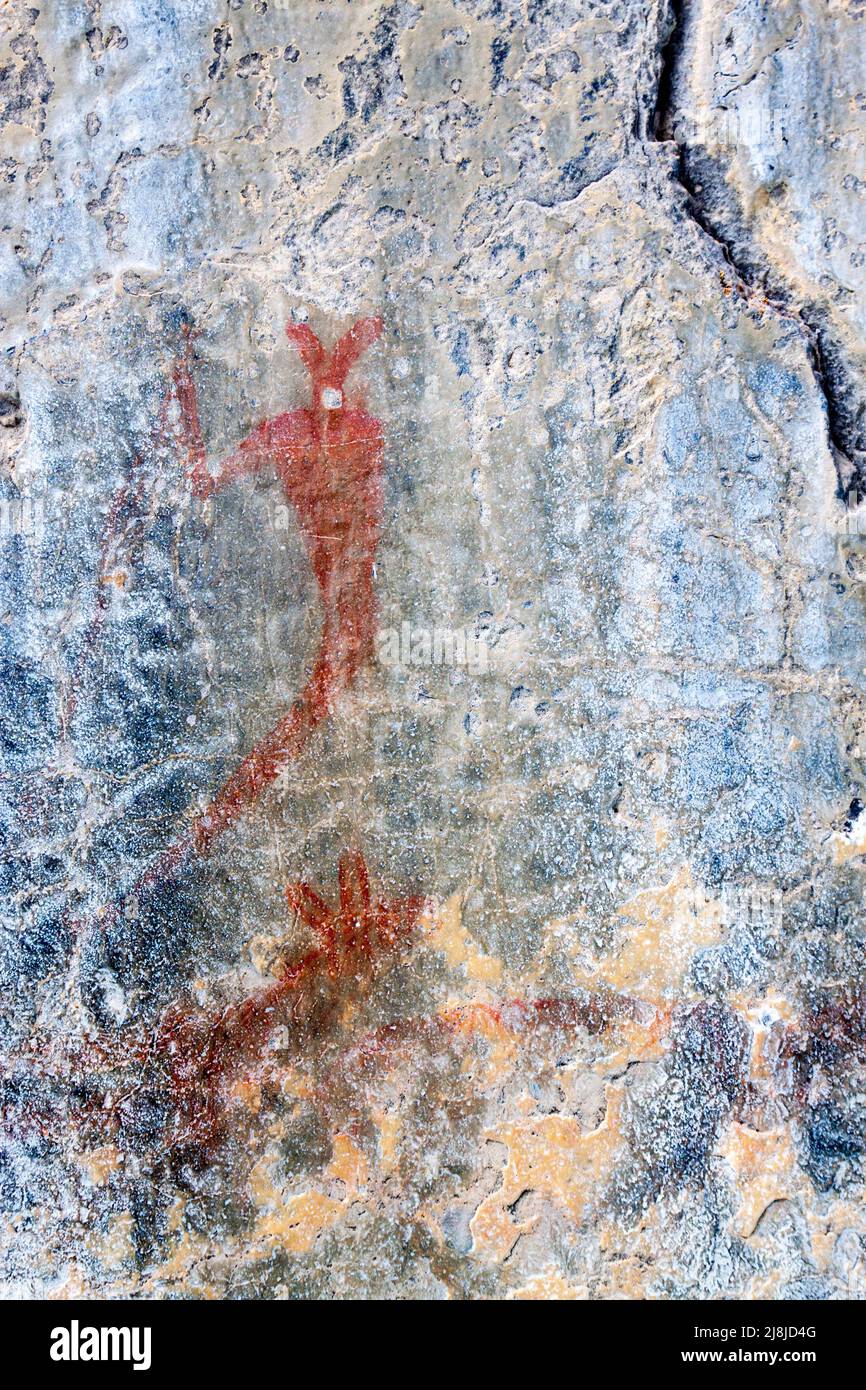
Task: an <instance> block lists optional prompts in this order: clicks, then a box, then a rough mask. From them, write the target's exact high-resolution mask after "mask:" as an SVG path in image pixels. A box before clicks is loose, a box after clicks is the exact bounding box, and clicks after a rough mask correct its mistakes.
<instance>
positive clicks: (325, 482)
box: [100, 318, 384, 929]
mask: <svg viewBox="0 0 866 1390" xmlns="http://www.w3.org/2000/svg"><path fill="white" fill-rule="evenodd" d="M381 331H382V320H381V319H378V318H366V319H359V320H358V322H357V323H355V324H354V325H353V327H352V328H351V329H350V330H349V332H348V333H346V334H344V335H343V337H342V338H341V339H340V340H339V341H338V342H337V343H336V345H335V346H334V347H333V348H332V349H331V350H330V351H328V350H326V349H325V348H324V347H323V346H322V344H321V342H320V341H319V339H318V338H317V337H316V335H315V334H314V333H313V331H312V329H310V328H309V327H308V325H306V324H294V323H290V324H288V325H287V327H286V334H287V336H288V338H289V340H290V341H291V342H292V343H294V345H295V346H296V347H297V349H298V352H299V354H300V356H301V359H302V361H303V362H304V365H305V366H306V367H307V370H308V371H309V374H310V384H311V403H310V405H309V406H308V407H307V408H305V409H301V410H293V411H288V412H285V413H284V414H282V415H278V416H275V417H274V418H273V419H270V420H265V421H263V422H262V423H261V424H259V425H258V426H256V428H255V429H254V430H253V431H252V433H251V434H250V435H249V436H248V437H247V438H246V439H245V440H243V441H242V443H241V444H239V445H238V447H237V448H236V449H235V450H234V452H233V453H232V454H231V455H230V456H229V458H228V459H227V460H225V462H224V463H223V464H222V466H221V468H220V470H219V472H218V473H217V474H211V473H210V472H209V471H208V468H207V463H206V451H205V446H204V440H203V437H202V430H201V419H200V415H199V409H198V398H197V393H196V387H195V380H194V378H193V375H192V370H191V356H192V349H191V335H190V333H189V331H187V342H186V346H185V349H184V352H183V355H182V356H181V358H180V360H179V361H178V363H177V364H176V365H175V367H174V370H173V372H172V383H171V389H170V392H169V395H168V397H167V398H166V401H165V403H164V406H163V410H162V413H161V417H160V430H161V431H163V432H164V434H165V435H166V436H168V437H171V436H173V438H174V442H175V443H176V444H178V445H179V446H180V447H181V448H183V449H184V450H185V452H186V458H187V473H188V476H189V478H190V481H191V483H192V487H193V491H194V492H195V494H196V495H197V496H198V497H200V498H205V497H209V496H211V495H212V494H213V493H214V492H216V491H217V490H218V489H220V488H221V487H224V486H226V485H228V484H229V483H231V482H234V481H235V480H236V479H238V478H240V477H243V476H245V475H248V474H252V473H256V472H259V471H260V470H261V469H262V468H264V467H271V468H273V469H274V470H275V472H276V473H277V475H278V477H279V478H280V481H281V482H282V485H283V490H284V492H285V495H286V497H287V499H288V500H289V501H290V502H291V503H292V505H293V506H294V508H295V511H296V513H297V516H298V521H299V524H300V528H301V533H302V535H303V537H304V542H305V545H306V548H307V553H308V555H309V557H310V564H311V567H312V570H313V574H314V575H315V578H316V583H317V585H318V587H319V592H320V594H321V598H322V606H323V610H324V622H323V627H322V636H321V640H320V644H319V650H318V653H317V656H316V658H315V661H314V664H313V669H312V672H311V674H310V677H309V679H308V681H307V683H306V685H305V686H304V688H303V690H302V691H301V694H300V695H299V696H298V698H297V700H296V701H295V703H294V705H293V707H292V709H291V710H290V711H289V712H288V714H286V715H285V716H284V717H283V718H282V719H281V720H280V721H279V722H278V723H277V724H276V725H275V726H274V728H273V729H271V730H270V731H269V733H267V734H266V735H265V736H264V738H262V739H260V740H259V742H258V743H257V744H256V745H255V746H254V748H253V749H252V750H251V751H250V752H249V753H248V754H247V755H246V757H245V758H244V759H243V761H242V762H241V764H240V766H239V767H238V768H237V770H236V771H235V772H234V773H233V774H232V776H231V777H229V779H228V780H227V781H226V782H225V784H224V785H223V786H222V788H221V789H220V790H219V792H218V793H217V794H216V796H215V797H214V798H213V800H212V801H211V802H210V804H209V805H208V806H207V807H206V808H205V810H204V811H202V812H201V813H200V814H199V815H198V816H196V818H195V820H194V821H193V824H192V827H191V829H190V831H189V833H188V834H187V835H185V836H184V837H183V838H182V839H181V840H179V841H177V842H176V843H175V844H174V845H172V846H170V847H169V848H168V849H167V850H166V851H165V852H164V853H163V854H162V855H160V857H159V858H158V859H157V860H156V861H155V863H154V864H153V865H151V866H150V868H149V869H148V870H147V871H146V872H145V874H144V875H143V876H142V877H141V878H139V879H138V880H137V881H136V882H135V883H134V884H133V886H132V887H131V888H130V889H129V890H128V895H129V894H136V893H139V892H141V891H142V889H144V888H146V887H149V886H152V885H153V884H155V883H157V882H159V881H161V880H163V879H165V878H167V877H170V876H171V875H173V874H174V873H176V872H177V870H178V868H179V867H180V866H181V865H182V864H183V863H185V862H186V860H187V859H188V858H189V856H190V855H191V854H192V853H196V854H207V853H208V852H209V851H210V849H211V847H212V846H213V844H214V842H215V840H216V839H217V838H218V837H219V836H220V835H221V834H222V833H223V831H224V830H226V829H227V828H228V827H229V826H230V825H232V824H233V823H234V822H235V821H236V820H238V819H239V817H241V816H242V815H243V814H244V813H245V812H246V811H248V810H249V809H250V808H251V807H252V806H253V805H254V804H255V802H256V801H257V800H258V798H259V797H260V796H261V794H262V792H263V791H264V790H265V788H266V787H268V786H269V785H270V784H271V783H273V782H274V781H275V780H276V778H277V777H278V776H279V774H280V772H281V771H282V769H283V768H284V767H285V766H287V765H288V764H289V763H291V762H294V761H296V760H297V759H298V758H299V757H300V755H301V753H302V752H303V750H304V748H305V747H306V745H307V743H308V742H309V739H310V737H311V735H312V734H313V732H314V730H315V729H316V727H317V726H318V725H319V724H320V723H321V722H322V721H323V720H324V719H327V718H328V717H329V716H330V715H331V714H332V713H333V710H334V708H335V705H336V703H337V701H338V700H339V698H340V696H341V695H342V694H343V692H344V691H345V690H346V689H348V688H349V687H350V686H351V684H352V683H353V681H354V679H355V676H356V675H357V672H358V670H359V669H360V668H361V666H362V665H363V664H364V662H365V661H366V660H367V659H368V658H369V656H370V655H371V654H372V651H373V647H374V641H375V632H376V617H377V607H376V596H375V590H374V584H373V574H374V567H375V559H376V549H377V547H378V543H379V538H380V535H381V522H382V507H383V492H382V454H383V451H384V440H383V437H382V427H381V424H380V422H379V421H378V420H377V419H375V418H374V417H373V416H372V415H369V414H368V413H367V412H366V410H364V409H363V407H362V406H360V405H358V404H357V403H354V404H352V405H351V406H348V405H346V403H345V398H344V386H345V380H346V376H347V374H348V372H349V370H350V368H351V367H352V366H353V365H354V363H355V362H356V361H357V359H358V357H360V355H361V353H362V352H364V351H365V349H366V348H368V347H369V346H370V345H371V344H372V343H374V342H375V341H376V339H377V338H378V337H379V335H380V333H381ZM172 401H175V402H176V403H177V405H178V407H179V412H180V419H179V421H178V423H177V425H176V426H172V425H170V424H169V420H168V414H169V407H170V405H171V403H172ZM117 915H118V914H117V910H116V909H113V910H109V911H107V912H105V913H103V914H102V917H101V919H100V920H101V925H102V927H103V929H105V927H106V926H107V925H108V924H109V923H111V922H112V921H114V920H116V917H117Z"/></svg>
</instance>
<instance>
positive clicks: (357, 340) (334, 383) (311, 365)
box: [286, 318, 382, 411]
mask: <svg viewBox="0 0 866 1390" xmlns="http://www.w3.org/2000/svg"><path fill="white" fill-rule="evenodd" d="M381 332H382V320H381V319H380V318H369V319H358V321H357V323H354V324H353V325H352V327H351V328H350V329H349V331H348V333H344V334H343V336H342V338H340V339H339V341H338V342H337V343H335V344H334V346H333V347H332V348H330V349H328V348H325V347H323V345H322V343H321V342H320V341H319V339H318V338H317V337H316V335H315V333H314V332H313V330H312V328H310V326H309V324H306V323H287V324H286V337H287V338H288V339H289V342H291V343H294V345H295V347H296V348H297V349H298V352H299V353H300V356H301V361H302V362H303V363H304V366H305V367H306V368H307V371H308V372H309V373H310V384H311V386H312V401H311V405H312V408H313V410H328V411H331V410H342V408H343V405H344V386H345V381H346V377H347V376H348V374H349V369H350V368H351V367H352V366H353V365H354V363H355V362H357V360H358V358H359V357H360V356H361V353H362V352H365V351H366V349H367V348H368V347H370V345H371V344H372V343H375V341H376V339H377V338H378V337H379V334H380V333H381Z"/></svg>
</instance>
